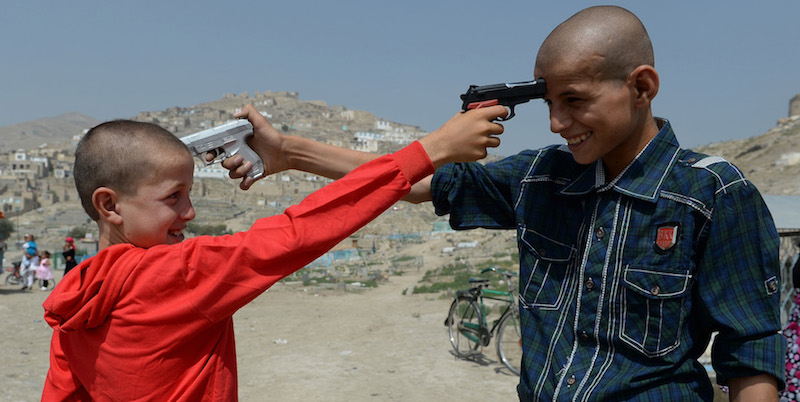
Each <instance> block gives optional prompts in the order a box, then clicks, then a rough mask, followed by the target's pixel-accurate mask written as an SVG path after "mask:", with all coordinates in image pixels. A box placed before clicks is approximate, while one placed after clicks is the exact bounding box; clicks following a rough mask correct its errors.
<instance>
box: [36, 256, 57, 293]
mask: <svg viewBox="0 0 800 402" xmlns="http://www.w3.org/2000/svg"><path fill="white" fill-rule="evenodd" d="M36 279H39V280H41V281H42V287H41V289H40V290H47V285H49V281H52V280H53V279H55V278H54V277H53V271H50V252H49V251H46V250H45V251H42V260H41V261H39V268H36Z"/></svg>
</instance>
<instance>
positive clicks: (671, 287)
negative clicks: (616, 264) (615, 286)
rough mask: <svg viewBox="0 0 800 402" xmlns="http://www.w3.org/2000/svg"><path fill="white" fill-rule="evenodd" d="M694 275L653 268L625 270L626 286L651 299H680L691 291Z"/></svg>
mask: <svg viewBox="0 0 800 402" xmlns="http://www.w3.org/2000/svg"><path fill="white" fill-rule="evenodd" d="M691 278H692V275H690V274H689V270H686V271H684V272H665V271H659V270H655V269H651V268H646V267H645V268H632V267H627V268H625V286H626V287H627V288H628V289H630V290H632V291H634V292H636V293H638V294H640V295H642V296H644V297H647V298H649V299H668V298H672V297H680V296H682V295H683V294H685V293H686V291H687V289H689V280H690V279H691Z"/></svg>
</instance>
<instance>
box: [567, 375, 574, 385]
mask: <svg viewBox="0 0 800 402" xmlns="http://www.w3.org/2000/svg"><path fill="white" fill-rule="evenodd" d="M573 384H575V376H572V377H570V378H567V385H573Z"/></svg>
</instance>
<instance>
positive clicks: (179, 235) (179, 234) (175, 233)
mask: <svg viewBox="0 0 800 402" xmlns="http://www.w3.org/2000/svg"><path fill="white" fill-rule="evenodd" d="M167 235H169V236H170V237H172V238H173V239H175V240H177V241H178V242H182V241H183V237H184V236H183V231H182V230H170V231H169V232H167Z"/></svg>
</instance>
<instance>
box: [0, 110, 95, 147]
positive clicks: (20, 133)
mask: <svg viewBox="0 0 800 402" xmlns="http://www.w3.org/2000/svg"><path fill="white" fill-rule="evenodd" d="M98 123H100V121H99V120H97V119H95V118H92V117H89V116H85V115H82V114H80V113H66V114H62V115H59V116H55V117H47V118H44V119H39V120H34V121H28V122H23V123H19V124H13V125H10V126H5V127H0V139H2V140H0V153H5V152H8V151H14V150H17V149H32V148H37V147H40V146H44V145H48V146H50V147H51V148H52V147H61V146H64V147H66V146H68V145H69V144H70V143H71V140H72V137H73V136H75V135H77V134H80V133H81V132H82V131H83V130H84V129H87V128H91V127H93V126H95V125H96V124H98Z"/></svg>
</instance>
